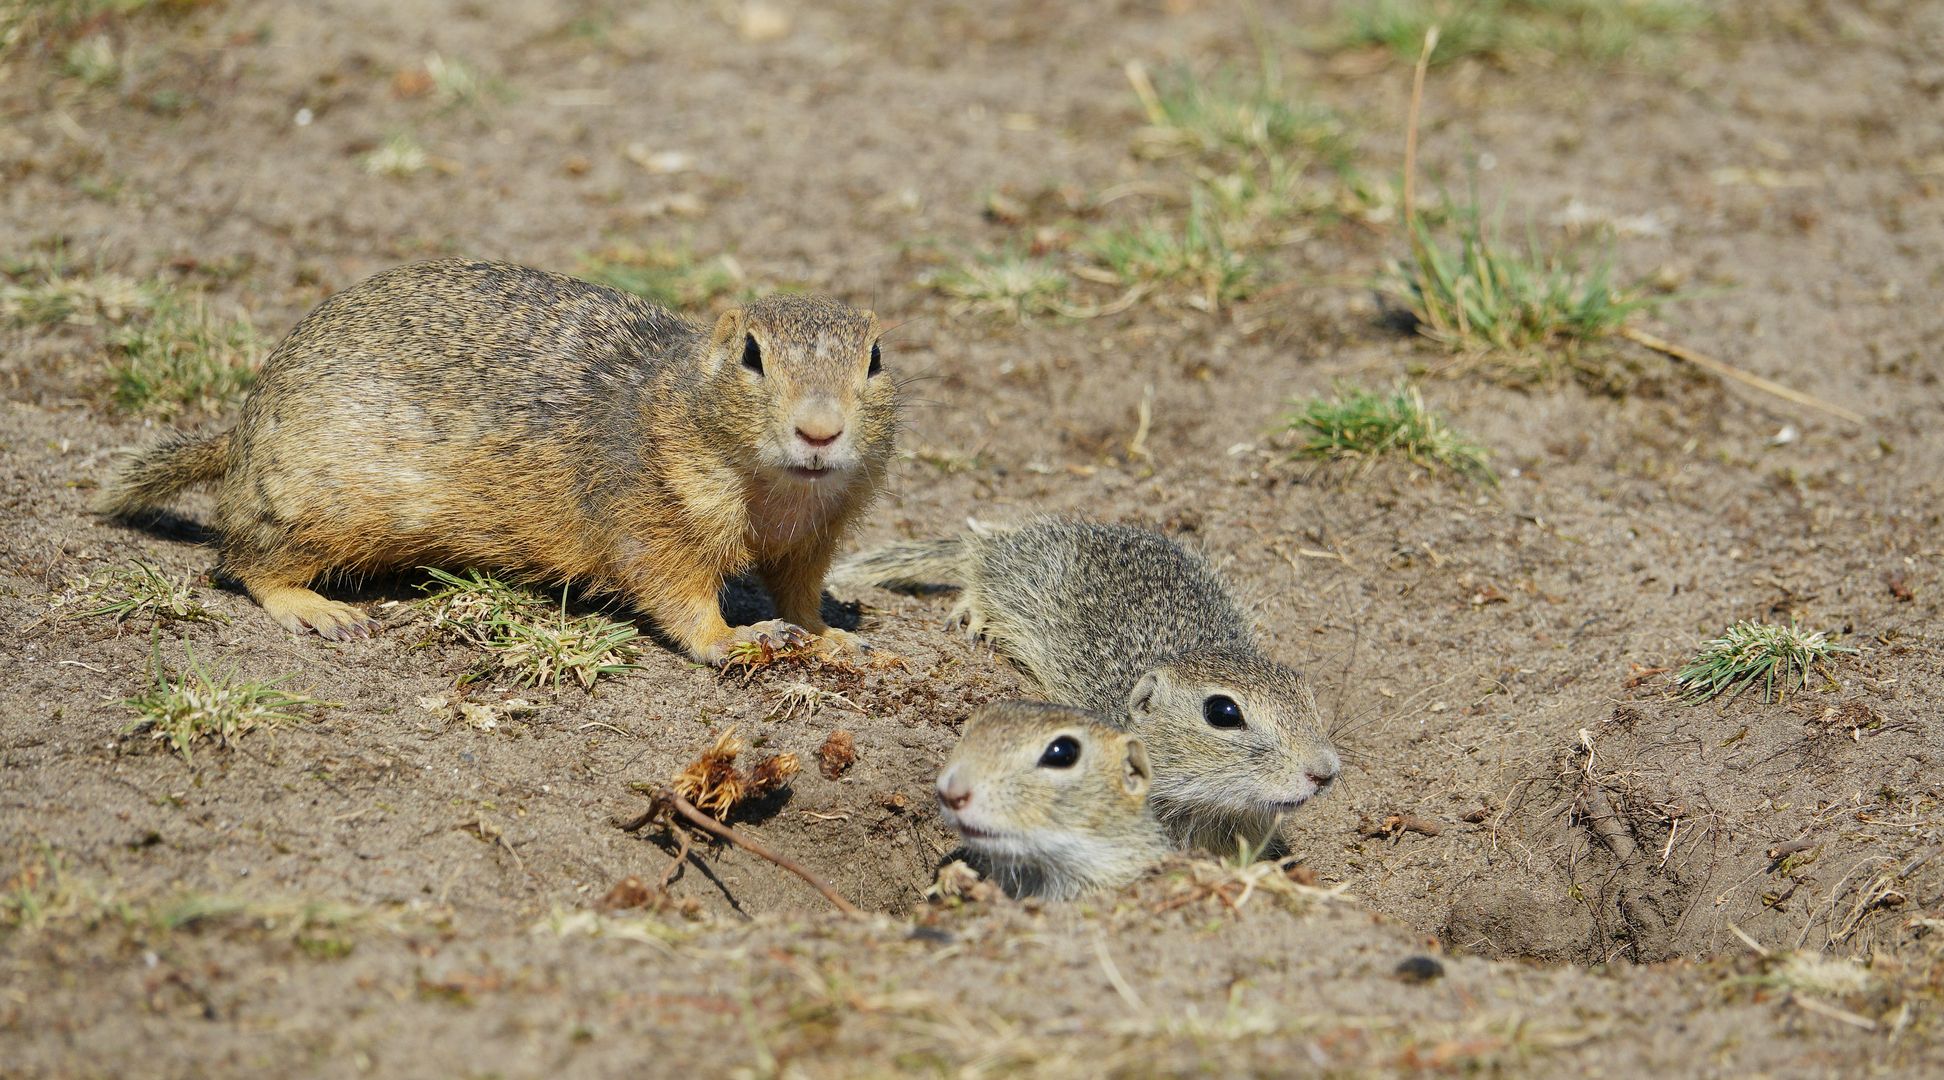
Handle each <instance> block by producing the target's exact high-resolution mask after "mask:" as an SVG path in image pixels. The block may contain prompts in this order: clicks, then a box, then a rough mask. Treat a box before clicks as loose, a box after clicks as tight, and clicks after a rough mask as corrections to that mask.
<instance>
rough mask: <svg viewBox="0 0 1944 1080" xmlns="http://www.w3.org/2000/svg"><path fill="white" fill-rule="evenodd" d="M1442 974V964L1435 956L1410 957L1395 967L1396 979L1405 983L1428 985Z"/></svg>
mask: <svg viewBox="0 0 1944 1080" xmlns="http://www.w3.org/2000/svg"><path fill="white" fill-rule="evenodd" d="M1443 974H1444V964H1443V963H1442V962H1440V961H1439V960H1438V958H1437V957H1435V956H1411V957H1406V958H1405V960H1404V962H1403V963H1401V964H1399V965H1397V977H1398V978H1400V979H1402V980H1404V981H1405V982H1407V983H1428V982H1430V981H1431V980H1432V979H1435V978H1437V977H1439V976H1441V975H1443Z"/></svg>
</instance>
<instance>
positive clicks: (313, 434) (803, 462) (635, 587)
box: [98, 260, 899, 663]
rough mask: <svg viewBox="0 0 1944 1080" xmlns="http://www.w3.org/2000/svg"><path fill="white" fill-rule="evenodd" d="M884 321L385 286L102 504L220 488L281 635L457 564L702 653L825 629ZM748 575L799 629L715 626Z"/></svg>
mask: <svg viewBox="0 0 1944 1080" xmlns="http://www.w3.org/2000/svg"><path fill="white" fill-rule="evenodd" d="M879 334H880V327H879V325H878V321H877V318H876V317H875V316H873V315H872V314H870V313H869V312H865V311H859V310H857V309H855V308H851V307H849V306H846V305H844V304H841V303H838V302H836V301H834V300H829V299H821V298H817V297H810V296H773V297H770V298H768V299H764V300H758V301H755V302H753V303H751V304H748V305H747V306H744V307H737V308H731V309H730V310H728V311H726V312H724V313H723V314H722V316H721V317H720V318H719V319H718V320H717V321H716V324H715V329H714V330H713V331H711V330H709V329H708V328H707V327H705V326H698V325H696V324H694V323H690V322H687V321H685V320H683V319H682V318H680V317H678V316H676V315H674V314H672V313H670V312H668V311H665V310H663V309H662V308H659V307H656V306H654V305H653V304H649V303H647V302H645V301H643V300H640V299H638V298H636V297H634V296H630V295H628V294H625V293H621V292H617V291H615V290H613V289H608V288H604V287H602V286H599V285H594V284H591V283H589V282H585V281H579V280H576V279H574V278H570V277H564V276H562V275H559V274H551V273H546V272H543V271H539V270H531V269H527V268H525V267H519V266H509V265H506V264H503V263H492V262H467V261H461V260H444V261H439V262H429V263H422V264H417V265H412V266H404V267H399V268H397V269H394V270H388V271H385V272H384V273H381V274H378V275H377V276H375V277H372V278H369V279H367V280H365V281H363V282H361V283H359V284H357V285H354V286H352V287H351V288H349V289H346V290H345V291H343V292H341V293H338V294H337V295H335V296H332V297H331V298H330V299H328V300H326V301H324V303H322V304H320V305H319V306H318V307H317V308H316V309H315V310H313V311H312V312H311V313H310V314H309V315H307V316H305V317H304V319H303V321H301V322H299V323H298V324H297V327H296V329H294V330H292V331H291V332H290V335H289V336H288V337H286V338H285V339H284V340H283V342H282V343H281V344H279V345H278V346H277V348H276V349H275V351H273V352H272V353H271V354H270V357H269V359H268V360H267V361H266V362H265V364H264V367H263V371H262V375H261V377H260V379H259V381H258V382H257V385H256V389H255V390H254V391H253V392H252V393H251V394H250V397H249V400H248V401H247V402H245V404H244V406H243V413H242V417H241V419H240V420H239V421H238V423H237V425H236V427H235V428H233V429H231V430H230V431H227V432H224V433H221V434H217V435H213V436H208V437H195V436H189V435H176V436H174V437H172V438H170V439H169V440H167V441H164V442H162V443H161V444H159V445H157V446H153V447H150V448H148V449H146V450H144V451H142V452H140V453H138V454H137V455H136V456H135V457H134V458H133V460H132V461H130V462H129V463H127V464H126V465H125V466H124V467H123V468H122V469H121V470H120V471H119V472H118V473H117V475H116V476H115V477H114V478H113V479H112V480H110V481H109V482H108V484H107V485H106V487H105V490H104V492H103V495H102V497H101V499H100V500H99V502H98V508H99V509H100V510H102V511H103V512H105V513H108V514H111V515H115V516H121V517H127V516H131V515H135V514H138V513H140V512H143V511H149V510H153V509H154V508H156V507H158V506H159V505H160V504H161V503H163V502H164V501H165V500H166V499H167V498H169V497H170V496H171V495H173V494H175V493H176V492H177V491H179V490H181V489H183V488H185V487H188V486H190V485H193V484H198V483H217V482H219V483H220V485H221V489H220V491H221V493H220V496H219V498H218V501H217V510H216V528H217V532H218V534H219V539H220V543H221V549H222V568H223V570H224V571H226V572H227V573H228V574H229V575H230V576H232V577H234V578H236V579H237V580H238V581H240V582H241V583H242V584H243V586H244V587H245V588H247V589H248V590H249V592H250V595H251V596H253V597H255V598H256V600H257V602H258V603H259V604H261V605H263V609H264V610H265V611H266V612H268V613H269V614H270V616H271V617H272V618H274V619H275V620H276V621H277V622H278V623H280V624H282V625H283V626H284V627H286V628H288V629H290V630H293V631H301V630H302V629H303V628H304V627H310V628H311V629H314V630H316V631H317V632H318V633H320V634H322V635H324V636H325V637H328V638H338V639H342V638H350V637H366V636H369V635H370V634H371V633H372V632H373V630H374V629H375V627H376V624H375V623H374V622H373V621H372V620H371V619H369V618H368V617H366V616H365V615H364V613H362V612H360V611H359V610H358V609H356V608H354V607H351V606H350V605H348V604H342V603H337V602H334V601H331V600H326V599H324V598H323V597H321V596H319V595H318V594H316V593H315V592H312V591H311V590H310V589H309V588H308V586H309V585H310V584H311V583H312V581H313V580H314V579H316V578H317V577H318V576H319V575H321V574H324V573H326V572H327V571H332V570H340V571H351V572H362V571H369V570H378V569H383V568H387V567H404V566H415V565H419V564H421V563H432V562H445V563H458V564H464V565H474V566H480V567H483V568H492V569H503V570H508V571H513V572H519V573H523V574H526V575H529V576H531V577H534V578H538V579H544V580H551V581H572V582H576V583H579V584H581V585H583V586H586V587H588V588H590V589H591V590H593V591H596V592H617V593H620V594H622V595H624V596H625V597H626V598H627V599H629V600H630V601H632V602H633V603H634V604H635V605H637V606H638V607H639V608H640V609H641V610H642V611H643V612H645V613H646V614H648V615H649V616H651V617H652V618H653V619H654V621H655V623H656V624H657V625H658V626H659V627H660V628H661V630H662V631H663V632H665V633H666V634H668V635H669V636H670V637H671V638H673V639H674V640H675V641H676V642H677V643H679V644H680V645H681V646H682V647H683V648H684V649H686V650H687V651H688V653H689V655H690V656H692V657H694V658H695V659H697V660H700V661H703V662H709V663H715V662H720V661H721V660H722V659H724V657H725V655H726V653H727V651H728V649H729V647H730V646H731V645H732V644H733V643H734V642H736V641H739V640H755V641H764V642H768V643H781V642H785V641H790V642H801V641H803V640H806V634H817V635H833V636H834V639H835V640H837V641H839V642H842V643H845V644H854V640H853V639H851V638H850V637H849V636H848V635H846V634H844V633H843V632H842V631H837V630H832V629H830V628H829V627H828V626H826V625H825V624H824V621H823V619H822V618H821V616H820V615H819V613H818V607H819V603H820V601H821V596H822V588H823V577H824V571H825V570H826V569H827V568H828V566H829V563H830V558H831V554H832V551H833V549H834V548H835V547H836V545H837V542H838V540H839V538H840V537H841V536H842V535H843V532H844V529H845V527H846V526H847V525H848V524H849V523H850V522H851V521H852V520H854V519H855V518H856V517H857V516H858V514H859V513H860V512H861V511H862V509H863V508H864V506H865V505H866V504H867V503H868V502H869V501H870V500H871V498H872V497H873V496H874V495H875V494H876V492H877V491H878V488H879V486H880V484H881V482H882V480H883V477H884V472H885V469H886V466H887V465H888V463H889V461H890V459H891V455H892V449H893V443H894V440H895V437H896V432H897V427H898V396H899V395H898V389H897V386H896V384H895V382H894V381H893V380H892V379H891V378H890V377H889V376H888V375H886V374H884V373H883V372H882V371H881V370H880V369H881V361H880V350H879V344H878V337H879ZM751 567H754V568H755V569H756V570H757V571H758V572H759V574H760V576H761V577H762V578H763V580H764V583H765V584H766V585H767V586H768V587H769V590H770V593H771V595H772V596H773V598H774V599H775V602H776V609H777V613H778V614H779V615H780V616H781V619H778V620H772V621H770V622H767V623H760V624H757V625H756V626H752V627H742V628H740V629H732V628H730V627H729V626H728V625H727V624H726V623H725V622H724V621H723V618H722V611H721V608H720V606H719V604H718V600H717V594H718V592H719V591H720V589H721V587H722V584H723V581H724V579H725V578H726V577H728V576H730V575H733V574H736V573H740V572H742V571H744V570H746V569H749V568H751Z"/></svg>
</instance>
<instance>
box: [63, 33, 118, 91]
mask: <svg viewBox="0 0 1944 1080" xmlns="http://www.w3.org/2000/svg"><path fill="white" fill-rule="evenodd" d="M61 71H62V72H63V73H64V74H66V75H68V76H70V77H72V78H75V79H79V80H80V81H81V82H83V83H85V84H87V85H89V86H93V87H97V88H105V87H110V86H113V85H115V84H116V83H117V82H120V81H121V76H122V61H121V57H120V56H118V55H116V53H115V42H114V40H113V39H112V38H110V37H109V36H108V35H107V34H90V35H88V36H87V37H84V38H82V39H81V40H80V41H77V42H75V43H74V44H72V45H70V46H68V48H67V51H66V52H65V53H63V54H62V55H61Z"/></svg>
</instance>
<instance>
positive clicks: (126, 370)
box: [113, 293, 260, 417]
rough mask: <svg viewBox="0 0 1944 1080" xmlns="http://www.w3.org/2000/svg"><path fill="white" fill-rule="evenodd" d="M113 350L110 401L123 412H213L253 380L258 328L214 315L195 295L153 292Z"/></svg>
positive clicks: (236, 397)
mask: <svg viewBox="0 0 1944 1080" xmlns="http://www.w3.org/2000/svg"><path fill="white" fill-rule="evenodd" d="M113 345H114V349H115V351H116V352H117V353H118V354H119V355H120V359H119V360H118V361H116V363H115V366H114V371H113V376H114V397H115V403H116V404H117V405H119V406H121V408H123V409H124V410H126V411H128V412H132V413H145V414H149V415H155V416H161V417H170V416H174V415H176V414H178V413H180V412H182V411H184V410H185V409H200V410H202V411H204V412H215V411H217V410H219V409H222V408H224V407H226V406H229V405H232V404H235V403H236V402H238V401H240V400H242V398H243V395H244V394H245V393H246V392H248V391H249V389H250V386H251V385H252V384H253V383H255V381H256V364H257V353H258V351H259V349H260V343H259V342H258V340H257V336H256V330H255V329H254V328H253V327H252V326H251V325H250V322H249V320H248V319H244V318H234V319H226V318H223V317H221V316H217V315H214V314H212V313H211V312H210V310H209V307H208V304H207V303H206V302H205V301H204V300H203V299H202V298H201V297H200V296H195V297H185V296H181V295H177V294H174V293H158V294H157V295H156V297H155V301H154V304H153V307H152V309H151V310H150V312H149V316H148V318H146V319H143V320H139V321H136V322H132V323H130V324H129V325H128V326H125V327H123V328H122V329H121V330H120V331H118V332H117V333H116V334H115V336H114V340H113Z"/></svg>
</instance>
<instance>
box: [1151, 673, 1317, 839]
mask: <svg viewBox="0 0 1944 1080" xmlns="http://www.w3.org/2000/svg"><path fill="white" fill-rule="evenodd" d="M1127 714H1128V718H1129V721H1130V724H1131V726H1132V728H1133V730H1134V732H1135V733H1137V734H1139V735H1140V736H1141V737H1142V738H1144V739H1146V740H1147V743H1148V745H1149V747H1151V748H1152V750H1153V753H1154V757H1155V760H1157V761H1159V762H1161V763H1162V768H1161V772H1160V774H1159V775H1158V776H1157V777H1156V778H1155V784H1154V801H1155V812H1156V813H1157V814H1159V815H1160V816H1161V817H1162V818H1163V819H1164V820H1165V819H1170V818H1173V817H1177V816H1187V815H1193V816H1197V817H1212V818H1230V819H1233V820H1235V821H1237V822H1249V821H1270V822H1273V821H1274V820H1278V819H1280V817H1281V816H1282V815H1283V814H1284V813H1287V812H1288V811H1290V810H1294V809H1295V808H1296V807H1298V806H1300V805H1302V804H1303V803H1305V802H1307V801H1309V800H1310V799H1312V798H1314V797H1316V796H1317V795H1318V794H1320V793H1321V792H1323V791H1324V790H1325V789H1327V788H1328V787H1329V786H1330V784H1331V783H1332V782H1333V781H1335V780H1336V777H1337V773H1338V772H1339V771H1341V769H1342V762H1341V761H1340V760H1339V759H1338V757H1337V752H1336V747H1335V746H1333V745H1331V743H1330V737H1329V735H1328V734H1327V733H1326V732H1325V730H1324V725H1323V722H1322V717H1321V715H1320V713H1319V711H1318V709H1317V707H1316V695H1315V693H1314V691H1312V690H1311V689H1310V685H1309V680H1307V679H1305V678H1304V677H1303V675H1302V674H1301V673H1300V672H1297V671H1294V670H1292V669H1290V668H1288V667H1285V666H1283V665H1282V664H1279V663H1276V662H1275V661H1273V660H1269V659H1266V658H1264V657H1262V656H1260V655H1257V654H1255V653H1252V652H1206V653H1196V654H1191V655H1189V656H1186V657H1183V658H1181V659H1178V660H1176V661H1174V662H1172V663H1169V664H1165V665H1163V666H1161V667H1158V668H1156V669H1154V670H1153V671H1150V672H1148V673H1147V674H1145V675H1143V676H1141V678H1140V680H1139V681H1138V682H1137V683H1135V685H1134V690H1133V692H1132V693H1130V694H1129V695H1128V702H1127Z"/></svg>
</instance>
